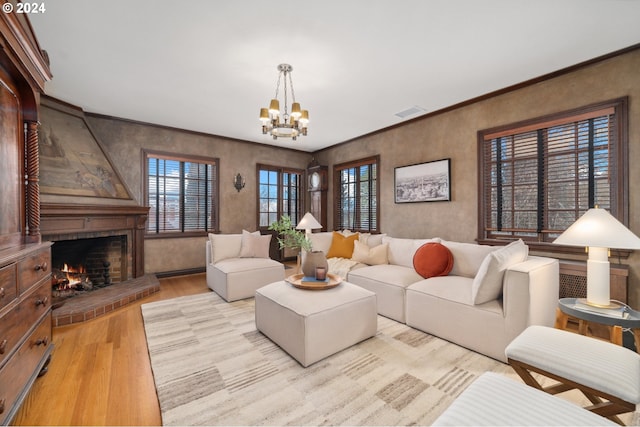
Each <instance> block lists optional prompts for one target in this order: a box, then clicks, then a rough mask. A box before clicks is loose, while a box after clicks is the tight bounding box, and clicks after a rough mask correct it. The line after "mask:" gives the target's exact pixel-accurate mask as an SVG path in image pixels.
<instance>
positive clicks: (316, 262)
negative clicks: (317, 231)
mask: <svg viewBox="0 0 640 427" xmlns="http://www.w3.org/2000/svg"><path fill="white" fill-rule="evenodd" d="M269 230H273V231H275V232H277V233H278V236H277V239H278V245H279V247H280V249H283V248H289V249H294V250H295V249H297V250H298V257H297V271H300V261H301V253H300V252H301V251H302V250H304V251H305V252H306V256H305V260H304V262H303V265H302V272H303V274H304V275H305V276H315V268H316V266H324V267H325V269H326V268H327V258H326V257H325V255H324V252H322V251H313V246H312V243H311V240H310V239H309V238H308V237H307V236H306V235H305V233H303V232H302V231H300V230H296V228H295V226H294V225H293V223H292V222H291V217H290V216H289V215H282V216H281V217H280V219H279V220H278V221H274V222H273V223H271V225H269Z"/></svg>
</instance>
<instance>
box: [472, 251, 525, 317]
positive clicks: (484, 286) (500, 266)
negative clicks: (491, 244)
mask: <svg viewBox="0 0 640 427" xmlns="http://www.w3.org/2000/svg"><path fill="white" fill-rule="evenodd" d="M528 255H529V247H528V246H527V245H525V244H524V242H523V241H522V240H521V239H518V240H516V241H515V242H511V243H509V244H508V245H507V246H503V247H502V248H500V249H497V250H495V251H493V252H492V253H490V254H489V255H487V256H486V257H485V259H484V261H483V262H482V265H481V266H480V269H479V270H478V274H477V275H476V277H475V278H474V279H473V287H472V289H471V292H472V298H473V303H474V304H482V303H485V302H488V301H492V300H494V299H497V298H498V297H499V296H500V294H501V293H502V278H503V277H504V271H505V270H506V269H507V268H509V267H510V266H512V265H514V264H517V263H519V262H522V261H524V260H526V259H527V256H528Z"/></svg>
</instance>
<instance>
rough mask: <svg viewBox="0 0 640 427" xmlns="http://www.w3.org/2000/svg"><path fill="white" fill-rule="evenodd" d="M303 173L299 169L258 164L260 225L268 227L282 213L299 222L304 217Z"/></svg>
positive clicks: (295, 222) (264, 227) (292, 220)
mask: <svg viewBox="0 0 640 427" xmlns="http://www.w3.org/2000/svg"><path fill="white" fill-rule="evenodd" d="M302 174H303V171H302V170H299V169H286V168H282V167H277V166H267V165H258V226H259V227H260V228H262V229H267V228H268V227H269V225H270V224H271V223H273V222H274V221H277V220H278V218H280V217H281V216H282V215H285V214H286V215H289V216H290V217H291V222H293V223H294V224H297V223H298V221H300V219H301V218H302V215H301V214H300V212H301V211H302Z"/></svg>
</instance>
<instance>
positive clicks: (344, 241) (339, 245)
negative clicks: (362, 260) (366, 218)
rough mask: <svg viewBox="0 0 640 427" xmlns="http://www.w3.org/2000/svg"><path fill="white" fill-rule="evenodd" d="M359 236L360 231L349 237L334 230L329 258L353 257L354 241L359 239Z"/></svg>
mask: <svg viewBox="0 0 640 427" xmlns="http://www.w3.org/2000/svg"><path fill="white" fill-rule="evenodd" d="M359 237H360V235H359V234H358V233H355V234H352V235H350V236H348V237H347V236H344V235H343V234H342V233H338V232H337V231H334V232H333V239H332V240H331V247H330V248H329V252H328V253H327V258H351V256H352V255H353V242H355V241H356V240H358V238H359Z"/></svg>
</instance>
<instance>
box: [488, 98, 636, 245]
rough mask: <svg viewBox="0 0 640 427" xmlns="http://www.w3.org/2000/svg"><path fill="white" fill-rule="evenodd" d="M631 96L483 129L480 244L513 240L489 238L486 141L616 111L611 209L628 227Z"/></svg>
mask: <svg viewBox="0 0 640 427" xmlns="http://www.w3.org/2000/svg"><path fill="white" fill-rule="evenodd" d="M628 104H629V102H628V97H621V98H616V99H612V100H608V101H603V102H598V103H594V104H590V105H587V106H583V107H579V108H575V109H571V110H566V111H561V112H558V113H553V114H549V115H545V116H541V117H537V118H532V119H527V120H524V121H520V122H515V123H511V124H507V125H503V126H499V127H494V128H490V129H484V130H480V131H478V133H477V156H478V157H477V158H478V175H477V178H478V223H477V242H478V243H480V244H489V245H504V244H507V243H509V242H511V241H512V240H513V239H509V238H505V239H493V238H486V237H485V235H486V232H485V224H486V220H487V215H488V214H489V213H488V212H487V208H488V207H487V205H486V200H487V198H486V196H487V194H486V190H487V186H485V183H484V180H483V178H484V176H485V172H486V171H485V159H484V144H485V141H486V140H487V139H491V138H496V137H499V136H506V135H513V134H516V133H521V132H525V131H533V130H536V129H543V128H546V127H551V126H558V125H561V124H564V123H570V122H575V121H579V120H584V119H587V118H592V117H594V116H596V115H598V114H599V115H603V114H607V112H612V111H615V125H616V127H617V132H618V138H617V141H615V143H616V144H617V146H616V149H615V155H616V157H615V161H616V168H617V169H616V174H617V182H618V186H617V188H616V189H615V190H614V191H615V192H616V194H615V205H614V206H612V207H611V213H612V215H614V216H615V217H616V218H617V219H618V220H619V221H620V222H622V223H623V224H625V225H626V226H628V224H629V160H628V159H629V156H628V152H629V131H628V123H629V121H628ZM527 244H528V245H529V246H530V247H531V248H532V249H534V250H539V251H544V252H552V253H565V254H571V255H578V254H584V248H580V247H571V246H561V245H554V244H552V243H551V242H540V241H527ZM630 254H631V251H628V250H612V256H615V257H620V258H627V257H628V256H629V255H630Z"/></svg>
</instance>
